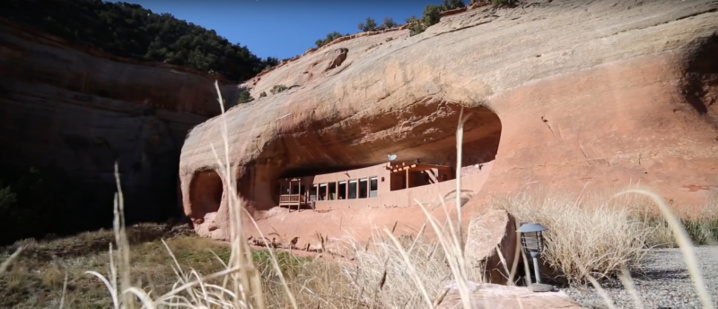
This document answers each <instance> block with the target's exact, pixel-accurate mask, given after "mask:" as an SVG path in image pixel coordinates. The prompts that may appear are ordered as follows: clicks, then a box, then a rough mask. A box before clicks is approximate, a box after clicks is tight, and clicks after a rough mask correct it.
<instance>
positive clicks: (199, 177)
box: [188, 171, 224, 219]
mask: <svg viewBox="0 0 718 309" xmlns="http://www.w3.org/2000/svg"><path fill="white" fill-rule="evenodd" d="M190 192H191V194H190V202H191V203H192V207H191V209H192V211H191V213H190V214H188V216H189V217H190V218H192V219H203V218H204V217H205V215H206V214H208V213H214V212H217V211H218V210H219V206H220V205H221V203H222V195H223V194H224V186H223V184H222V178H221V177H219V174H217V172H215V171H201V172H196V173H195V174H194V177H192V181H191V183H190Z"/></svg>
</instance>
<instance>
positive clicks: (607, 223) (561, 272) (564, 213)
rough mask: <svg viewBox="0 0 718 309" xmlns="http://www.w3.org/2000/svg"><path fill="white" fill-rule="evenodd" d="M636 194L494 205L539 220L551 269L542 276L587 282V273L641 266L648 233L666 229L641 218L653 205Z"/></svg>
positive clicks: (533, 198) (521, 199) (523, 197)
mask: <svg viewBox="0 0 718 309" xmlns="http://www.w3.org/2000/svg"><path fill="white" fill-rule="evenodd" d="M648 203H649V201H648V200H647V199H644V198H641V197H637V196H635V195H623V196H622V197H618V198H610V197H603V196H599V195H596V196H594V197H585V196H573V195H569V194H564V195H560V194H554V195H553V197H547V196H546V195H545V194H541V193H533V194H529V193H523V194H519V195H517V196H515V197H511V198H508V199H504V200H501V201H499V202H498V203H497V204H496V206H498V207H500V208H504V209H506V210H507V211H509V212H510V213H512V214H513V215H514V216H516V218H517V219H518V220H519V221H520V222H538V223H540V224H542V225H544V226H546V227H547V228H548V231H547V232H546V233H545V234H544V236H545V240H546V241H545V245H546V249H545V250H546V251H545V253H543V254H542V257H543V258H544V259H545V263H546V264H547V265H548V266H549V269H550V270H549V271H548V272H549V273H547V274H546V276H548V277H551V278H553V279H554V280H557V281H565V282H569V283H584V282H586V278H587V276H586V274H585V273H583V272H582V270H581V268H584V269H586V270H587V271H588V274H590V275H591V276H593V277H595V278H597V279H603V278H607V277H611V276H613V275H614V273H615V272H616V271H618V270H620V269H621V267H622V266H626V267H628V268H629V269H632V268H633V269H635V268H638V267H639V263H640V261H641V259H642V258H643V256H644V254H645V250H643V249H644V248H645V247H646V245H647V244H648V241H649V239H650V237H651V235H652V234H653V233H655V232H663V233H665V231H660V229H667V227H661V226H655V225H652V224H650V223H649V222H647V221H645V220H642V219H641V211H640V209H646V208H647V207H654V206H652V205H648Z"/></svg>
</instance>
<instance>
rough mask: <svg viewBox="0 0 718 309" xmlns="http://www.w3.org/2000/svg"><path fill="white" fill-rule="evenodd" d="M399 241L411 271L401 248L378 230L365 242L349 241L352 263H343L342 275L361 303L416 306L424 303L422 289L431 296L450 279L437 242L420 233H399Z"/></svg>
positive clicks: (372, 305)
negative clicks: (352, 253)
mask: <svg viewBox="0 0 718 309" xmlns="http://www.w3.org/2000/svg"><path fill="white" fill-rule="evenodd" d="M399 242H400V244H401V247H402V248H403V251H404V253H405V254H406V255H407V256H408V258H409V260H410V261H411V262H412V263H411V267H413V271H412V270H410V269H409V267H410V266H409V265H408V264H407V263H406V262H405V259H404V258H402V252H401V250H402V249H400V248H399V247H397V246H396V244H395V243H394V242H393V241H392V240H391V239H390V238H388V237H387V236H385V235H383V234H382V233H381V232H379V231H375V232H374V235H373V237H372V239H371V240H370V242H369V243H368V244H361V243H359V242H357V241H351V242H350V244H351V245H352V248H353V250H354V256H355V263H344V264H343V266H344V274H345V275H346V277H347V278H348V279H349V280H350V281H351V282H352V283H353V287H354V288H355V291H356V293H357V298H358V299H360V300H361V302H362V303H364V304H367V305H368V306H371V307H389V308H420V307H422V306H423V305H424V304H425V303H426V300H425V299H424V291H425V292H426V293H427V294H428V295H429V296H430V297H435V296H436V295H437V294H439V293H440V290H441V288H442V287H443V285H445V284H446V281H447V280H448V279H450V278H451V276H452V274H451V269H450V268H449V265H448V264H447V263H446V256H445V253H444V252H443V250H442V249H441V248H440V247H439V244H437V243H436V242H430V241H426V240H425V239H422V236H421V235H418V237H414V236H401V237H399ZM412 279H413V280H412ZM419 284H421V286H419ZM422 290H423V291H422Z"/></svg>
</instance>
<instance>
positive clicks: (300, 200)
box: [279, 194, 307, 206]
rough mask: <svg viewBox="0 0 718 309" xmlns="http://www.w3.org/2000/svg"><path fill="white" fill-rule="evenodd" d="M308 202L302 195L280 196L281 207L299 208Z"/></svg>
mask: <svg viewBox="0 0 718 309" xmlns="http://www.w3.org/2000/svg"><path fill="white" fill-rule="evenodd" d="M306 202H307V199H306V197H305V196H304V195H301V194H282V195H280V196H279V206H298V205H300V204H305V203H306Z"/></svg>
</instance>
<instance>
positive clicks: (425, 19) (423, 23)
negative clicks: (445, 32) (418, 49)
mask: <svg viewBox="0 0 718 309" xmlns="http://www.w3.org/2000/svg"><path fill="white" fill-rule="evenodd" d="M463 6H464V2H463V1H456V0H450V1H447V0H444V4H443V5H427V6H426V7H425V8H424V16H422V17H421V19H418V18H416V17H415V16H412V17H409V18H407V19H406V23H407V24H409V27H408V28H409V36H414V35H417V34H419V33H422V32H424V31H425V30H426V29H427V28H429V27H431V26H432V25H435V24H437V23H438V22H439V20H440V19H441V12H443V11H446V10H450V9H454V8H457V7H463Z"/></svg>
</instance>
